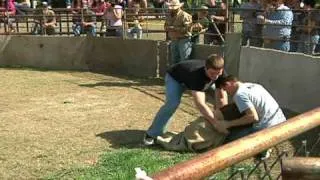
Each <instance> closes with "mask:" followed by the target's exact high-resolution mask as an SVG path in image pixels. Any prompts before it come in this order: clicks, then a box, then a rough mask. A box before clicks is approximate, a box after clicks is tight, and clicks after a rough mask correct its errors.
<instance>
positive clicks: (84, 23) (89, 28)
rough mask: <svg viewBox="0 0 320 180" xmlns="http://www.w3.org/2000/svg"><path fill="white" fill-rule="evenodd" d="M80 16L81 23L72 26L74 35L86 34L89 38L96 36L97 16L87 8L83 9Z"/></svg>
mask: <svg viewBox="0 0 320 180" xmlns="http://www.w3.org/2000/svg"><path fill="white" fill-rule="evenodd" d="M79 16H80V17H81V21H80V23H76V24H74V25H73V26H72V29H73V34H74V35H75V36H80V35H81V34H82V33H86V34H87V35H88V36H93V37H95V36H96V32H97V30H96V15H95V13H94V12H93V11H91V10H90V9H89V8H88V7H87V6H84V7H83V9H81V11H80V14H79Z"/></svg>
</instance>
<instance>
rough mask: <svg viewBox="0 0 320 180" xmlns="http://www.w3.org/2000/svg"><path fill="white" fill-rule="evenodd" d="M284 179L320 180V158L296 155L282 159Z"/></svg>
mask: <svg viewBox="0 0 320 180" xmlns="http://www.w3.org/2000/svg"><path fill="white" fill-rule="evenodd" d="M281 176H282V180H291V179H299V180H319V179H320V158H310V157H308V158H307V157H295V158H285V159H283V160H282V167H281Z"/></svg>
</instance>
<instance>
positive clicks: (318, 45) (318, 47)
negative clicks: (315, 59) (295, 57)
mask: <svg viewBox="0 0 320 180" xmlns="http://www.w3.org/2000/svg"><path fill="white" fill-rule="evenodd" d="M314 51H315V53H320V39H319V41H318V44H317V45H316V49H315V50H314Z"/></svg>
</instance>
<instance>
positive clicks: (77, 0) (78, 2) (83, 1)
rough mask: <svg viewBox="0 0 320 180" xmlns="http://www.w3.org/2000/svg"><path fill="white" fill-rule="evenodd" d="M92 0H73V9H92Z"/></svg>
mask: <svg viewBox="0 0 320 180" xmlns="http://www.w3.org/2000/svg"><path fill="white" fill-rule="evenodd" d="M91 5H92V0H72V3H71V7H72V8H74V9H80V8H82V7H84V6H86V7H88V8H91Z"/></svg>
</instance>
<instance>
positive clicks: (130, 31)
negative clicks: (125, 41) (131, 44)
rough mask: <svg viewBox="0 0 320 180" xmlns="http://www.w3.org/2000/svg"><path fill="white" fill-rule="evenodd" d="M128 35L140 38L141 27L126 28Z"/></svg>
mask: <svg viewBox="0 0 320 180" xmlns="http://www.w3.org/2000/svg"><path fill="white" fill-rule="evenodd" d="M128 35H129V37H130V38H133V39H141V38H142V29H141V28H138V27H133V28H130V29H128Z"/></svg>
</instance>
